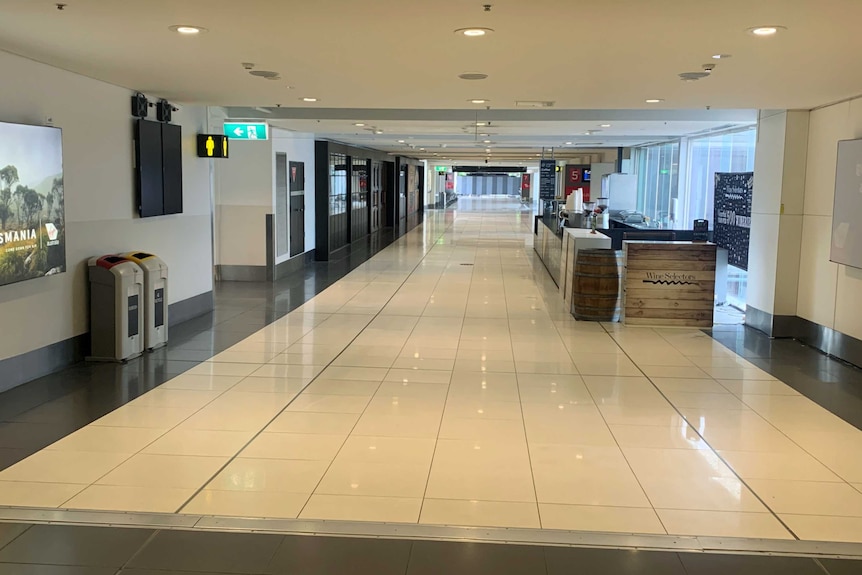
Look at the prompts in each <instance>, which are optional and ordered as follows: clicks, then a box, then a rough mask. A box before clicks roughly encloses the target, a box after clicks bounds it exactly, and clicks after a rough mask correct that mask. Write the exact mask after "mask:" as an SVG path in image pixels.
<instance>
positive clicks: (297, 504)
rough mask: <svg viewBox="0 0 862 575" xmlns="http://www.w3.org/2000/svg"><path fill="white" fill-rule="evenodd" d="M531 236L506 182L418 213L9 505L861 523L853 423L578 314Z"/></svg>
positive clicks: (658, 522) (620, 527) (834, 531)
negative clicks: (502, 187) (384, 243)
mask: <svg viewBox="0 0 862 575" xmlns="http://www.w3.org/2000/svg"><path fill="white" fill-rule="evenodd" d="M532 237H533V236H532V215H531V212H530V211H529V207H522V206H520V204H519V203H518V202H517V201H513V200H510V199H504V198H482V199H472V200H471V199H462V200H460V202H459V204H458V205H457V206H456V207H455V209H449V210H446V211H436V212H435V211H432V212H428V213H426V218H425V223H424V224H423V225H421V226H419V227H417V228H415V229H414V230H413V231H411V232H409V233H408V234H407V235H405V236H404V237H402V238H401V239H399V240H397V241H396V242H395V243H393V244H392V245H390V246H389V247H388V248H386V249H384V250H383V251H381V252H380V253H379V254H378V255H376V256H374V257H373V258H372V259H370V260H369V261H367V262H366V263H364V264H362V265H361V266H360V267H359V268H357V269H356V270H354V271H353V272H351V273H350V274H348V275H347V276H345V277H344V278H343V279H341V280H340V281H338V282H336V283H335V284H334V285H332V286H331V287H329V288H328V289H327V290H325V291H324V292H322V293H321V294H320V295H318V296H317V297H314V298H313V299H311V300H310V301H309V302H308V303H306V304H305V305H303V306H301V307H299V308H298V309H296V310H294V311H292V312H291V313H289V314H288V315H286V316H284V317H282V318H281V319H279V320H277V321H275V322H274V323H272V324H270V325H268V326H267V327H265V328H263V329H261V330H260V331H258V332H257V333H255V334H253V335H251V336H250V337H248V338H247V339H245V340H244V341H241V342H240V343H238V344H237V345H234V346H233V347H231V348H230V349H228V350H227V351H224V352H222V353H219V354H218V355H215V356H214V357H212V358H211V359H210V360H209V361H206V362H204V363H202V364H200V365H199V366H197V367H195V368H193V369H191V370H190V371H188V372H186V373H184V374H182V375H179V376H177V377H175V378H173V379H171V380H170V381H168V382H166V383H164V384H163V385H161V386H159V387H158V388H156V389H154V390H153V391H150V392H148V393H146V394H144V395H143V396H142V397H140V398H138V399H136V400H134V401H132V402H130V403H128V404H127V405H125V406H123V407H120V408H119V409H117V410H115V411H113V412H112V413H110V414H108V415H106V416H104V417H102V418H101V419H99V420H97V421H95V422H94V423H92V424H90V425H88V426H86V427H84V428H83V429H81V430H79V431H77V432H75V433H73V434H72V435H70V436H68V437H66V438H64V439H62V440H60V441H58V442H57V443H55V444H53V445H51V446H49V447H48V448H46V449H44V450H42V451H40V452H38V453H36V454H34V455H32V456H31V457H29V458H27V459H25V460H24V461H22V462H20V463H18V464H16V465H14V466H12V467H10V468H8V469H6V470H4V471H2V472H0V505H3V506H9V507H12V508H52V509H63V510H99V511H123V512H135V513H156V514H179V515H184V516H217V517H224V518H226V519H224V522H223V523H222V525H224V526H230V525H231V519H229V518H271V519H301V520H339V521H355V522H375V523H407V524H419V525H427V526H442V525H450V526H481V527H506V528H526V529H542V530H572V531H590V532H604V533H623V534H655V535H692V536H713V537H734V538H752V539H787V540H790V539H801V540H808V541H846V542H862V431H860V430H859V429H857V428H856V427H854V426H852V425H850V424H849V423H846V422H845V421H843V420H842V419H840V418H838V417H837V416H835V415H833V414H832V413H830V412H829V411H827V410H826V409H824V408H822V407H820V406H819V405H818V404H816V403H814V402H813V401H811V400H809V399H807V398H806V397H804V396H802V395H800V394H799V393H798V392H796V391H794V390H793V389H792V388H791V387H789V386H788V385H786V384H784V383H782V382H781V381H778V380H776V379H775V378H774V377H773V376H771V375H770V374H769V373H767V372H765V371H762V370H761V369H759V368H757V367H755V366H754V365H752V364H751V363H749V362H747V361H746V360H745V359H743V358H741V357H740V356H738V355H736V354H735V353H733V352H732V351H730V350H729V349H728V348H726V347H725V346H724V345H722V344H721V343H719V342H718V341H716V340H714V339H713V338H712V337H711V336H710V335H708V334H707V333H704V332H702V331H699V330H694V329H649V328H626V327H624V326H621V325H619V324H598V323H586V322H576V321H574V319H573V318H572V317H571V316H570V315H569V314H568V313H567V312H566V311H565V309H564V308H563V305H562V301H561V300H559V298H558V294H557V292H556V288H555V286H554V285H553V283H551V281H550V279H549V277H548V275H547V273H546V271H545V270H544V268H543V267H542V265H541V263H538V262H537V260H536V258H535V256H534V253H533V251H532ZM10 513H12V514H13V515H14V510H12V511H11V512H10ZM7 518H8V514H7Z"/></svg>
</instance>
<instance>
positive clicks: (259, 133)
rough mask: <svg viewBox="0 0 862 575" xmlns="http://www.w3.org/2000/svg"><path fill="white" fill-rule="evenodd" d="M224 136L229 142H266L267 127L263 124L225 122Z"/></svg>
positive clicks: (267, 137)
mask: <svg viewBox="0 0 862 575" xmlns="http://www.w3.org/2000/svg"><path fill="white" fill-rule="evenodd" d="M224 135H225V136H227V137H228V138H230V139H231V140H268V139H269V126H267V125H266V124H265V123H263V122H225V123H224Z"/></svg>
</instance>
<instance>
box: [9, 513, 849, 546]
mask: <svg viewBox="0 0 862 575" xmlns="http://www.w3.org/2000/svg"><path fill="white" fill-rule="evenodd" d="M0 522H2V523H33V524H58V525H80V526H90V527H94V526H102V527H118V528H154V529H178V530H199V531H220V532H239V533H270V534H279V535H309V536H311V535H314V536H328V537H359V538H383V539H413V540H438V541H455V542H482V543H497V544H510V545H543V546H562V547H600V548H605V549H623V550H626V549H627V550H639V551H674V552H684V553H726V554H745V555H770V556H794V557H814V558H836V559H862V544H859V543H840V542H817V541H793V540H772V539H740V538H731V537H702V536H698V537H695V536H691V537H688V536H678V535H637V534H625V533H599V532H591V531H556V530H550V529H523V528H501V527H458V526H442V525H417V524H412V523H374V522H356V521H311V520H304V519H265V518H260V519H247V518H240V517H212V516H201V515H178V514H173V513H127V512H112V511H74V510H63V509H40V508H25V507H0Z"/></svg>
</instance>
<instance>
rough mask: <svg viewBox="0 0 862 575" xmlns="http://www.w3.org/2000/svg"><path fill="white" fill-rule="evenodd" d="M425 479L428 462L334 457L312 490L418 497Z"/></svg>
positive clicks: (335, 493)
mask: <svg viewBox="0 0 862 575" xmlns="http://www.w3.org/2000/svg"><path fill="white" fill-rule="evenodd" d="M427 480H428V466H427V465H410V464H404V463H378V462H370V461H361V460H352V459H346V458H345V459H342V458H340V457H336V458H335V461H333V462H332V465H331V466H330V467H329V469H328V470H327V472H326V474H325V475H324V476H323V479H322V480H321V481H320V485H319V486H318V487H317V489H316V490H315V493H317V494H322V495H362V496H375V497H407V498H421V497H422V496H423V494H424V493H425V484H426V482H427Z"/></svg>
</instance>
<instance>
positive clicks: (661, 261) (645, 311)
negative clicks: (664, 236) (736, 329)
mask: <svg viewBox="0 0 862 575" xmlns="http://www.w3.org/2000/svg"><path fill="white" fill-rule="evenodd" d="M623 248H624V251H625V261H626V268H625V281H624V290H625V304H624V308H625V309H624V320H623V321H624V323H626V324H627V325H654V326H686V327H712V320H713V307H714V305H715V302H714V300H715V255H716V245H715V244H707V243H698V242H625V243H624V244H623Z"/></svg>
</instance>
